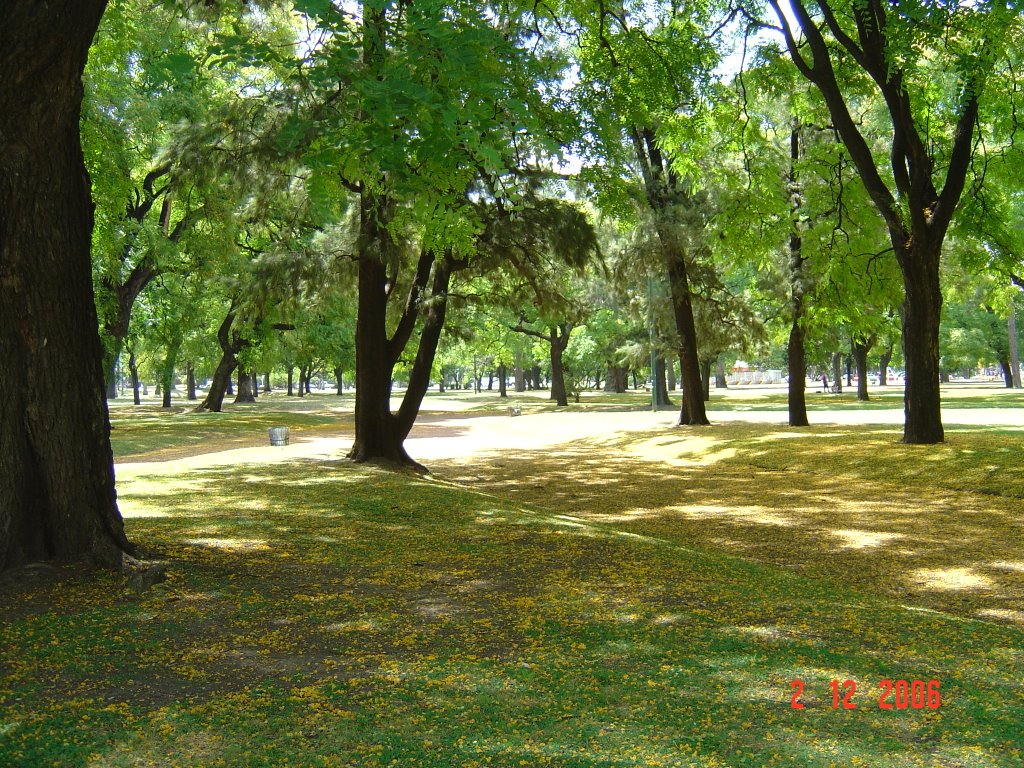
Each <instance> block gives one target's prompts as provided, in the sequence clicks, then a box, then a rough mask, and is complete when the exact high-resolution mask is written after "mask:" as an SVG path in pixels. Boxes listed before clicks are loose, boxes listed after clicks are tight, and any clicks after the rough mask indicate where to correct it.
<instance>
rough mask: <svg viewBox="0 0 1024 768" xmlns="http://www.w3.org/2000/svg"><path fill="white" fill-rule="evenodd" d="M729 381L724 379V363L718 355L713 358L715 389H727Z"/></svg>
mask: <svg viewBox="0 0 1024 768" xmlns="http://www.w3.org/2000/svg"><path fill="white" fill-rule="evenodd" d="M728 388H729V382H728V381H726V379H725V363H723V362H722V358H721V357H719V358H718V359H717V360H715V389H728Z"/></svg>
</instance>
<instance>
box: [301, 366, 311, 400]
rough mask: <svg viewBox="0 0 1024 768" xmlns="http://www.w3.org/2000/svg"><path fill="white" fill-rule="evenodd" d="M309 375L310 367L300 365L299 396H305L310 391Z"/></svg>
mask: <svg viewBox="0 0 1024 768" xmlns="http://www.w3.org/2000/svg"><path fill="white" fill-rule="evenodd" d="M308 375H309V368H308V367H307V366H305V365H300V366H299V397H305V396H306V393H307V392H309V385H308V384H307V383H306V376H308Z"/></svg>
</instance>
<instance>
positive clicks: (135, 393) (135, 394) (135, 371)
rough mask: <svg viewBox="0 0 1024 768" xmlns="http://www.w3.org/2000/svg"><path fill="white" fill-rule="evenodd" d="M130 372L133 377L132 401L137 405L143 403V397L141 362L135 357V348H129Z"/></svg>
mask: <svg viewBox="0 0 1024 768" xmlns="http://www.w3.org/2000/svg"><path fill="white" fill-rule="evenodd" d="M128 372H129V373H130V374H131V377H132V402H133V403H135V405H142V398H141V397H140V396H139V363H138V361H137V360H136V359H135V350H134V349H132V348H131V347H129V349H128Z"/></svg>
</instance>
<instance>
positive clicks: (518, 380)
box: [513, 364, 526, 392]
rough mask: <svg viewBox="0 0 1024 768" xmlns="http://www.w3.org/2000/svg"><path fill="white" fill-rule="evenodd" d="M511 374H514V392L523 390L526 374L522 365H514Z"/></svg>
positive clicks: (524, 389)
mask: <svg viewBox="0 0 1024 768" xmlns="http://www.w3.org/2000/svg"><path fill="white" fill-rule="evenodd" d="M513 374H514V377H515V390H516V392H525V391H526V374H525V372H524V371H523V366H521V365H518V364H517V365H516V366H515V368H514V369H513Z"/></svg>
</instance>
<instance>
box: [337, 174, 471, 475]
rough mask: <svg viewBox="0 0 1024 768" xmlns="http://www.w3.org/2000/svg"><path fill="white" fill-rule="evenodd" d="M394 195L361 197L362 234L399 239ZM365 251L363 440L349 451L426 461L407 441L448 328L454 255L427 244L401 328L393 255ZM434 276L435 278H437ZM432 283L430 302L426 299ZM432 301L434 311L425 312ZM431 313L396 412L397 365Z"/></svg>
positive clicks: (359, 412) (359, 329) (359, 385)
mask: <svg viewBox="0 0 1024 768" xmlns="http://www.w3.org/2000/svg"><path fill="white" fill-rule="evenodd" d="M387 217H388V208H387V204H386V201H382V200H379V199H375V198H373V196H372V195H370V194H368V193H364V195H363V199H362V201H361V221H360V234H361V236H362V237H364V238H366V239H367V241H368V242H371V243H378V244H383V246H384V249H385V250H386V249H387V248H388V247H389V246H392V245H393V244H392V241H391V235H390V233H388V232H387V231H386V219H387ZM366 250H367V251H368V252H366V253H364V254H362V255H361V256H360V258H359V283H358V284H359V303H358V310H357V317H356V407H355V410H356V412H355V428H356V437H355V442H354V443H353V445H352V448H351V450H350V451H349V454H348V456H349V458H350V459H352V460H353V461H357V462H363V461H372V462H380V463H383V464H391V465H399V466H411V467H419V465H418V464H417V463H416V462H415V461H413V460H412V459H411V458H410V457H409V455H408V454H407V453H406V452H405V447H404V445H403V444H404V442H405V438H406V437H408V435H409V432H410V431H411V430H412V426H413V424H414V423H415V421H416V416H417V415H418V414H419V409H420V405H421V404H422V402H423V397H424V395H425V394H426V392H427V388H428V387H429V386H430V372H431V370H432V369H433V366H434V357H435V355H436V353H437V344H438V342H439V340H440V338H441V332H442V330H443V328H444V318H445V314H446V312H447V308H448V285H449V282H450V279H451V272H452V261H451V255H450V254H446V255H445V256H444V257H442V258H441V259H436V258H435V256H434V254H433V253H432V252H430V251H422V252H421V253H420V257H419V261H418V263H417V265H416V275H415V277H414V279H413V281H412V285H411V287H410V289H409V294H408V296H407V297H406V303H405V308H404V311H403V313H402V316H401V318H400V319H399V321H398V325H397V327H396V328H395V331H394V333H393V334H392V335H391V336H389V335H388V330H387V305H388V298H389V295H388V282H389V281H388V275H387V268H386V266H385V262H384V261H383V260H382V259H381V258H380V256H379V254H378V253H377V252H374V251H375V249H369V248H368V249H366ZM431 276H432V279H431ZM428 284H430V293H429V299H430V300H429V302H425V301H424V299H425V298H427V297H426V295H425V294H426V288H427V285H428ZM424 305H425V306H426V311H425V312H424ZM421 315H423V316H424V317H423V322H422V326H421V329H420V335H419V343H418V344H417V345H416V357H415V359H414V360H413V364H412V368H411V369H410V371H409V382H408V385H407V386H406V390H405V395H404V397H403V398H402V403H401V405H400V407H399V409H398V412H397V413H393V412H392V411H391V382H392V375H393V372H394V367H395V365H396V363H397V362H398V360H399V359H400V357H401V356H402V353H403V351H404V350H405V348H406V346H407V344H408V343H409V340H410V339H411V338H412V336H413V333H414V331H415V328H416V324H417V320H418V318H419V317H420V316H421Z"/></svg>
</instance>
